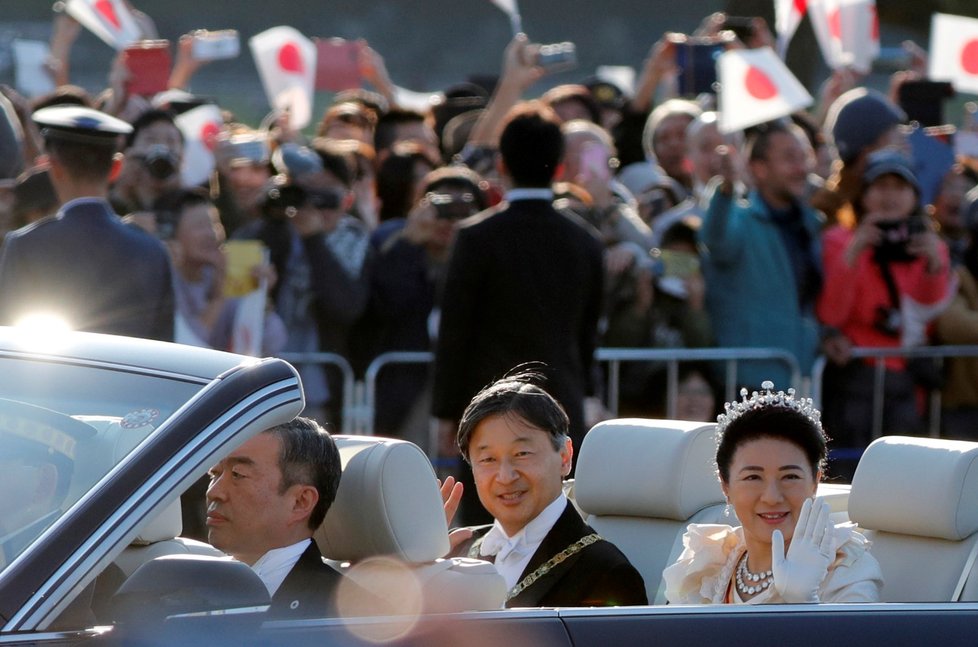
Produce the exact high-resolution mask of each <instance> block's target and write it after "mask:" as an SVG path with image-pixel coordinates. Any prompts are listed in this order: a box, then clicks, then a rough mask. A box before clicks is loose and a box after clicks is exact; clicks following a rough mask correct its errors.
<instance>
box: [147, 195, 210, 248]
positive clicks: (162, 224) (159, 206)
mask: <svg viewBox="0 0 978 647" xmlns="http://www.w3.org/2000/svg"><path fill="white" fill-rule="evenodd" d="M200 204H206V205H213V204H214V203H213V202H212V201H211V198H210V195H209V194H208V193H207V191H206V190H205V189H203V188H200V187H190V188H187V189H177V190H175V191H168V192H166V193H164V194H163V195H161V196H160V197H159V198H157V199H156V201H155V202H153V208H152V211H153V213H154V214H155V215H156V234H157V236H159V238H161V239H162V240H170V239H171V238H173V237H174V236H175V235H176V233H177V228H178V227H179V226H180V218H181V216H183V212H184V211H185V210H186V209H188V208H190V207H195V206H197V205H200Z"/></svg>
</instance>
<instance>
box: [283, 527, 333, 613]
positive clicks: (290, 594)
mask: <svg viewBox="0 0 978 647" xmlns="http://www.w3.org/2000/svg"><path fill="white" fill-rule="evenodd" d="M342 577H343V576H342V575H340V574H339V573H337V572H336V571H335V570H333V569H332V568H331V567H330V566H329V565H328V564H326V562H324V561H323V556H322V553H320V552H319V546H317V545H316V541H315V540H313V541H312V542H311V543H310V544H309V546H308V547H307V548H306V550H305V551H304V552H303V553H302V555H301V556H300V557H299V561H297V562H296V563H295V566H293V567H292V570H291V571H289V574H288V575H286V576H285V580H283V582H282V585H281V586H280V587H279V588H278V590H277V591H276V592H275V595H274V596H272V604H271V606H270V607H269V609H268V614H269V615H270V616H273V617H279V618H282V617H331V616H334V615H336V609H335V606H336V600H335V593H336V587H337V586H338V585H339V582H340V579H341V578H342Z"/></svg>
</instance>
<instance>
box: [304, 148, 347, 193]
mask: <svg viewBox="0 0 978 647" xmlns="http://www.w3.org/2000/svg"><path fill="white" fill-rule="evenodd" d="M312 149H313V150H314V151H316V154H317V155H319V159H320V161H322V163H323V170H324V171H326V172H327V173H331V174H332V175H334V176H335V177H336V179H337V180H339V181H340V182H342V184H343V186H345V187H346V188H347V189H349V188H350V187H351V186H353V180H354V179H355V177H356V173H357V163H356V160H355V159H354V157H353V153H352V152H351V150H350V149H349V148H347V147H346V146H345V145H344V144H342V143H341V142H340V141H337V140H333V139H326V138H325V137H319V138H317V139H316V140H315V142H314V143H313V147H312Z"/></svg>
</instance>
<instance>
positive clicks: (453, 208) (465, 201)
mask: <svg viewBox="0 0 978 647" xmlns="http://www.w3.org/2000/svg"><path fill="white" fill-rule="evenodd" d="M425 199H426V200H427V201H428V204H430V205H432V206H433V207H434V208H435V217H436V218H438V219H439V220H462V219H463V218H468V217H469V216H471V215H472V214H474V213H476V212H478V211H479V205H478V203H477V202H476V199H475V196H474V195H472V194H471V193H463V194H461V195H453V194H451V193H435V192H431V193H428V194H427V195H425Z"/></svg>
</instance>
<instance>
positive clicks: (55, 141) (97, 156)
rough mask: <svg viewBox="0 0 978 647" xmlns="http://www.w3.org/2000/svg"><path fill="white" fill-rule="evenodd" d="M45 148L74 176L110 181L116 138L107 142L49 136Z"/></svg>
mask: <svg viewBox="0 0 978 647" xmlns="http://www.w3.org/2000/svg"><path fill="white" fill-rule="evenodd" d="M44 150H45V151H46V152H47V154H48V155H49V156H51V157H52V158H55V159H57V160H58V162H60V163H61V165H62V166H64V167H65V169H67V171H68V173H69V174H70V175H71V177H73V178H78V179H84V180H89V181H97V182H102V181H108V179H109V174H110V173H111V172H112V162H113V159H114V157H115V153H116V140H115V139H107V140H106V142H105V144H104V145H103V144H96V143H94V142H76V141H69V140H66V139H61V138H56V137H48V138H46V139H45V140H44Z"/></svg>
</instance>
